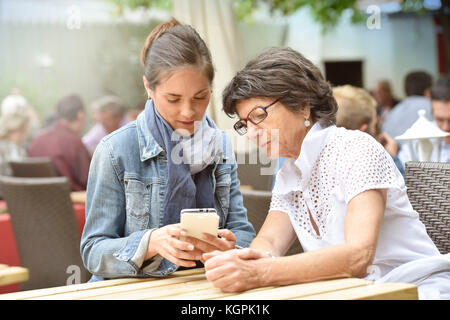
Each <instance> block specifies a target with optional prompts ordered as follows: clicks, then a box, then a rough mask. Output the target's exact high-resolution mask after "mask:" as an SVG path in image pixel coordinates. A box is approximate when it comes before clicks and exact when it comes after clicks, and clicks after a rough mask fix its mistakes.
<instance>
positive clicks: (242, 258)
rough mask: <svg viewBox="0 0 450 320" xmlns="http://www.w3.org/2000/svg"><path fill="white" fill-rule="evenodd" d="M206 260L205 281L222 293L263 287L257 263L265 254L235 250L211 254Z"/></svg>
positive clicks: (247, 250) (206, 255) (260, 270)
mask: <svg viewBox="0 0 450 320" xmlns="http://www.w3.org/2000/svg"><path fill="white" fill-rule="evenodd" d="M203 256H204V259H206V260H207V261H206V263H205V270H206V279H208V280H209V281H211V282H212V284H213V286H214V287H216V288H219V289H221V290H222V291H223V292H240V291H245V290H249V289H253V288H257V287H262V286H264V284H263V277H262V276H261V274H262V271H263V270H262V269H260V268H258V266H257V263H256V262H257V261H256V260H258V259H261V258H267V257H269V255H268V254H267V253H264V252H261V251H259V250H254V249H249V248H246V249H235V250H230V251H227V252H217V251H216V252H211V253H206V254H204V255H203Z"/></svg>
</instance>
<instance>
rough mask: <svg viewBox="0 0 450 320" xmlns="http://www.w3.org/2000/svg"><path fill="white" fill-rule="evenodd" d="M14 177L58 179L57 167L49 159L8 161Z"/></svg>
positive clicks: (32, 158) (30, 158) (31, 158)
mask: <svg viewBox="0 0 450 320" xmlns="http://www.w3.org/2000/svg"><path fill="white" fill-rule="evenodd" d="M8 164H9V166H10V167H11V170H12V175H13V176H14V177H30V178H37V177H57V176H58V173H57V171H56V168H55V165H54V164H53V162H52V160H51V159H50V158H47V157H36V158H34V157H29V158H28V157H27V158H22V159H16V160H11V161H8Z"/></svg>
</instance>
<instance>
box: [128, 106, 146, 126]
mask: <svg viewBox="0 0 450 320" xmlns="http://www.w3.org/2000/svg"><path fill="white" fill-rule="evenodd" d="M144 109H145V103H144V104H142V105H140V106H138V107H134V108H131V109H128V111H127V114H126V116H125V122H126V123H128V122H131V121H134V120H136V119H137V117H138V115H139V114H140V113H141V112H142V111H143V110H144Z"/></svg>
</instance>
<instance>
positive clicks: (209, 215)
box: [180, 209, 219, 240]
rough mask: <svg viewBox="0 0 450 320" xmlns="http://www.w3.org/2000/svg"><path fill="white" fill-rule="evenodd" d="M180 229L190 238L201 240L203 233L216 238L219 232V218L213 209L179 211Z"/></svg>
mask: <svg viewBox="0 0 450 320" xmlns="http://www.w3.org/2000/svg"><path fill="white" fill-rule="evenodd" d="M180 220H181V221H180V222H181V227H182V228H183V229H185V230H186V232H187V234H188V235H189V236H191V237H195V238H197V239H201V240H202V234H203V233H209V234H212V235H213V236H216V237H217V232H218V230H219V216H218V215H217V213H216V211H215V210H214V209H185V210H181V219H180Z"/></svg>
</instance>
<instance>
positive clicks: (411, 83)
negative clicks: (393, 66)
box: [381, 71, 432, 139]
mask: <svg viewBox="0 0 450 320" xmlns="http://www.w3.org/2000/svg"><path fill="white" fill-rule="evenodd" d="M431 85H432V77H431V75H429V74H428V73H426V72H424V71H415V72H410V73H409V74H408V75H407V76H406V77H405V81H404V86H405V93H406V98H405V99H404V100H403V101H402V102H400V103H399V104H397V105H396V106H395V108H394V109H393V110H392V111H391V112H390V113H389V114H388V115H387V116H386V118H385V119H384V122H383V125H382V127H381V129H382V130H381V132H384V133H386V134H388V135H389V136H390V137H392V138H394V139H395V137H397V136H399V135H401V134H403V133H404V132H405V131H406V130H407V129H409V128H410V127H411V126H412V125H413V123H414V122H416V120H417V119H418V118H419V115H418V113H417V112H418V111H419V110H420V109H424V110H425V112H426V114H425V115H426V117H427V119H428V120H431V119H432V115H431V101H430V88H431Z"/></svg>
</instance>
